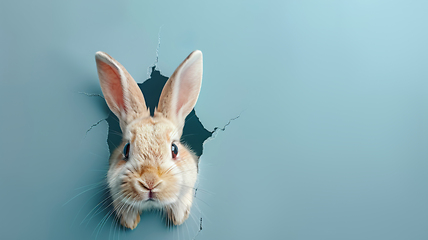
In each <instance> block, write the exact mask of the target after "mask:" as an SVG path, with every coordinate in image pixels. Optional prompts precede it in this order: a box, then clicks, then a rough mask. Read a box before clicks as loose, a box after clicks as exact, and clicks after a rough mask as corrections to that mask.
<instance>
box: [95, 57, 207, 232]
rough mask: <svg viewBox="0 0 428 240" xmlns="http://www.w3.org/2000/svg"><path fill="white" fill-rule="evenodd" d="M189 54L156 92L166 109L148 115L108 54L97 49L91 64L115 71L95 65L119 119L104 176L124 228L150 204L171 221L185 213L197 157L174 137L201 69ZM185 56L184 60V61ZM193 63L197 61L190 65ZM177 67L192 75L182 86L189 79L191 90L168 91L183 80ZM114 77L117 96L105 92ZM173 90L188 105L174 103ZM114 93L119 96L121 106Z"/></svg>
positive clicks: (137, 91) (131, 225)
mask: <svg viewBox="0 0 428 240" xmlns="http://www.w3.org/2000/svg"><path fill="white" fill-rule="evenodd" d="M192 54H193V55H192ZM192 54H191V55H189V57H188V58H186V60H185V61H184V62H183V63H182V64H181V65H180V66H179V67H178V68H177V70H176V71H175V73H174V74H173V76H172V77H171V79H170V80H168V82H167V83H166V85H165V87H164V90H163V91H162V95H161V98H160V102H162V103H163V106H170V107H168V108H163V109H162V108H161V109H160V110H159V111H155V114H154V116H153V117H151V116H149V114H148V110H147V109H145V107H146V105H145V102H144V97H143V95H142V93H141V91H140V89H139V88H138V85H137V84H136V83H135V81H134V80H133V79H132V77H131V76H130V75H129V73H128V72H127V71H126V70H125V69H124V68H123V66H122V65H120V63H118V62H117V61H116V60H114V59H113V58H112V57H110V56H109V55H107V54H105V53H97V66H99V67H100V66H101V67H103V66H102V65H103V64H109V66H113V67H116V68H117V69H118V70H117V71H118V73H116V72H113V74H112V73H111V72H110V68H104V69H107V71H104V70H103V69H101V70H100V68H99V76H100V82H101V86H104V87H102V90H103V93H104V95H105V97H106V101H107V104H108V105H109V107H110V108H111V109H112V108H113V109H114V110H113V109H112V111H113V113H115V114H116V115H117V116H118V118H119V119H120V121H121V129H122V133H123V141H122V143H121V144H120V146H119V147H118V148H117V149H116V150H115V151H114V152H113V153H112V155H111V157H110V169H109V171H108V174H107V180H108V184H109V187H110V193H111V196H112V199H113V206H114V210H115V212H116V215H117V216H118V217H119V218H120V221H121V224H122V225H123V226H125V227H127V228H130V229H134V228H135V227H136V226H137V224H138V222H139V221H140V216H139V215H140V213H141V212H142V211H144V210H146V209H150V208H159V209H163V210H165V211H166V213H167V217H168V219H169V220H170V221H171V222H172V223H174V224H176V225H179V224H182V223H183V222H184V221H185V220H186V219H187V218H188V216H189V213H190V208H191V205H192V201H193V196H194V185H195V182H196V179H197V158H196V156H195V155H194V154H193V153H192V152H191V151H190V150H189V149H187V148H186V146H185V145H183V144H181V143H180V138H181V133H182V128H183V125H184V118H185V117H186V116H187V115H188V114H189V112H190V111H191V110H192V108H193V106H194V104H195V103H196V100H197V97H198V94H199V88H200V82H201V80H202V75H201V74H200V76H199V75H198V74H199V73H202V69H198V68H199V67H202V64H201V62H202V54H201V53H200V52H198V51H195V52H194V53H192ZM189 59H191V61H190V63H189V62H187V63H186V61H188V60H189ZM195 61H196V62H198V63H199V62H200V64H199V65H195V64H193V62H195ZM183 66H185V67H186V68H188V69H190V71H195V72H197V73H198V74H196V75H197V76H196V77H195V79H186V80H185V81H187V82H186V84H187V85H189V81H190V83H193V82H195V86H196V87H197V88H198V91H197V92H196V93H195V92H194V89H193V90H192V91H193V92H190V93H187V92H186V91H187V89H185V88H182V89H180V91H176V90H174V89H172V88H174V87H175V88H177V87H179V86H180V84H181V85H182V83H181V82H182V81H184V80H182V79H180V77H181V75H180V74H181V73H180V71H181V70H180V68H181V67H183ZM113 67H112V69H113ZM193 68H194V69H195V70H193ZM186 71H189V70H186ZM186 73H187V74H188V73H189V72H186ZM190 73H192V72H190ZM190 75H191V74H190ZM117 76H120V79H119V80H120V83H121V84H120V85H121V86H122V87H123V90H122V93H123V96H122V95H121V92H120V91H117V89H113V90H109V89H111V86H110V85H109V84H111V83H110V82H111V81H116V83H115V84H116V85H117V79H116V77H117ZM174 81H175V83H174V84H171V82H174ZM124 86H125V87H124ZM183 91H184V92H183ZM115 94H116V95H115ZM177 94H185V95H186V96H187V95H188V96H189V97H188V99H185V101H188V102H189V103H187V102H185V104H182V105H183V106H184V107H183V106H178V107H177V100H176V99H178V96H177ZM118 96H119V98H118ZM120 97H123V98H124V100H123V104H122V103H121V102H120V101H121V98H120ZM117 99H119V101H118V100H117ZM181 100H182V99H181ZM109 101H110V103H109ZM114 101H116V102H114ZM170 101H171V102H170ZM118 106H119V107H118ZM177 112H178V113H179V114H177ZM127 143H129V144H130V155H129V158H128V159H124V156H123V153H122V151H123V148H124V147H125V145H126V144H127ZM172 143H174V144H175V145H176V146H177V148H178V155H177V157H176V158H175V159H174V158H173V157H172V153H171V145H172ZM149 196H150V197H151V199H149V198H150V197H149Z"/></svg>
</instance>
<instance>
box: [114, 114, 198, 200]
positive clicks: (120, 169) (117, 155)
mask: <svg viewBox="0 0 428 240" xmlns="http://www.w3.org/2000/svg"><path fill="white" fill-rule="evenodd" d="M180 130H181V129H180ZM180 135H181V134H180V131H179V129H177V127H176V126H175V125H174V124H173V123H172V122H171V121H169V120H168V119H166V118H164V117H163V116H162V115H161V114H157V115H156V116H155V117H147V118H142V119H137V120H134V121H133V122H131V123H130V124H128V125H127V126H126V127H125V129H124V137H123V139H124V141H123V142H122V144H121V145H120V146H119V147H118V148H117V149H116V150H115V152H114V153H113V154H112V156H111V159H110V169H109V172H108V182H109V186H110V188H111V191H112V196H113V198H114V200H115V201H126V202H129V201H131V202H134V203H138V202H142V201H143V202H144V201H145V200H147V197H148V196H146V195H147V194H145V193H144V192H142V191H140V190H139V189H138V182H148V181H158V182H162V186H161V187H159V189H157V191H158V192H157V195H156V196H157V199H158V200H159V202H158V203H159V204H160V205H159V206H158V207H160V206H164V205H167V204H173V203H174V202H175V201H177V200H178V198H179V197H180V196H181V195H182V194H183V192H185V191H188V190H189V189H183V187H182V186H193V185H194V183H195V182H196V177H197V164H196V156H195V155H194V154H193V153H192V152H191V151H190V150H188V149H187V148H186V147H185V146H184V145H182V144H180V142H179V139H180ZM127 142H129V143H130V146H131V147H130V154H129V159H128V161H124V160H123V155H122V149H123V147H124V146H125V144H126V143H127ZM172 142H174V143H175V144H176V145H177V147H178V149H179V154H178V155H177V158H176V159H172V155H171V143H172ZM124 196H126V198H124ZM141 207H142V208H145V207H144V206H143V205H141Z"/></svg>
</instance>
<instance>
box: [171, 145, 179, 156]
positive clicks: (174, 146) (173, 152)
mask: <svg viewBox="0 0 428 240" xmlns="http://www.w3.org/2000/svg"><path fill="white" fill-rule="evenodd" d="M171 154H172V158H176V157H177V154H178V147H177V145H175V143H173V144H172V145H171Z"/></svg>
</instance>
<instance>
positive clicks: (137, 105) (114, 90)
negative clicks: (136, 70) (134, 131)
mask: <svg viewBox="0 0 428 240" xmlns="http://www.w3.org/2000/svg"><path fill="white" fill-rule="evenodd" d="M95 60H96V62H97V69H98V77H99V79H100V85H101V90H102V91H103V94H104V97H105V99H106V102H107V105H108V106H109V108H110V110H111V111H112V112H113V113H114V114H115V115H116V116H117V117H118V118H119V120H120V125H121V127H123V125H124V124H125V125H126V124H129V123H130V122H131V121H132V120H134V119H136V118H139V117H145V116H149V115H150V113H149V111H148V110H147V107H146V102H145V101H144V96H143V93H142V92H141V90H140V88H139V87H138V85H137V83H136V82H135V81H134V79H133V78H132V77H131V75H129V73H128V71H126V69H125V68H124V67H123V66H122V65H121V64H120V63H119V62H117V61H116V60H115V59H114V58H112V57H111V56H110V55H108V54H107V53H104V52H97V53H96V54H95Z"/></svg>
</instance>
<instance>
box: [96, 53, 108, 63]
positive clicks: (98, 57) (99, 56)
mask: <svg viewBox="0 0 428 240" xmlns="http://www.w3.org/2000/svg"><path fill="white" fill-rule="evenodd" d="M109 57H110V56H109V55H108V54H107V53H105V52H102V51H98V52H96V53H95V59H96V60H101V61H104V62H105V60H107V59H109Z"/></svg>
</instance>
